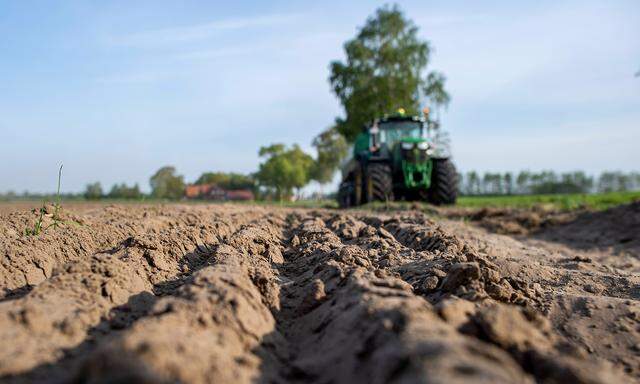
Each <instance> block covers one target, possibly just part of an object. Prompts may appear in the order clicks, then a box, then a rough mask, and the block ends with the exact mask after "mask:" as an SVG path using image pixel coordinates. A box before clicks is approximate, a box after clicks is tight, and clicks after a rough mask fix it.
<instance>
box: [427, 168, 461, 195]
mask: <svg viewBox="0 0 640 384" xmlns="http://www.w3.org/2000/svg"><path fill="white" fill-rule="evenodd" d="M457 197H458V174H457V173H456V168H455V166H454V165H453V163H452V162H451V161H450V160H449V159H434V160H433V171H432V172H431V187H430V188H429V192H428V200H429V202H430V203H431V204H435V205H451V204H455V203H456V198H457Z"/></svg>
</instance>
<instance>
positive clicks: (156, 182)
mask: <svg viewBox="0 0 640 384" xmlns="http://www.w3.org/2000/svg"><path fill="white" fill-rule="evenodd" d="M149 184H150V185H151V191H152V192H151V194H152V195H153V196H154V197H157V198H162V199H179V198H181V197H182V196H183V195H184V177H183V176H182V175H176V169H175V167H172V166H166V167H162V168H160V169H159V170H158V171H157V172H156V173H155V174H154V175H153V176H151V179H149Z"/></svg>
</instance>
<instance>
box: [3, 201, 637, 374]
mask: <svg viewBox="0 0 640 384" xmlns="http://www.w3.org/2000/svg"><path fill="white" fill-rule="evenodd" d="M489 216H490V215H487V214H486V213H483V214H479V216H478V217H476V218H475V219H474V218H471V219H470V220H460V219H459V218H460V217H462V216H460V215H458V216H456V215H453V214H452V215H451V217H458V219H455V220H454V219H451V218H448V219H447V218H443V217H442V215H438V216H434V215H431V214H426V213H423V212H419V211H403V212H393V211H391V212H376V213H374V212H366V211H338V210H333V211H332V210H300V209H284V208H272V207H256V206H247V205H242V206H233V205H215V206H202V205H199V206H187V205H184V206H182V205H167V206H162V205H155V206H136V205H114V206H107V207H101V206H92V207H89V208H86V209H79V208H78V207H72V208H68V209H67V210H65V211H64V217H63V218H64V220H65V224H63V225H62V226H60V227H57V228H53V227H52V228H49V229H48V230H46V231H45V232H44V233H43V234H41V235H39V236H25V235H24V229H25V228H26V227H28V226H32V225H33V222H34V220H35V216H34V214H33V213H30V212H29V211H27V210H24V209H23V210H18V211H14V212H11V213H5V214H2V215H0V252H1V254H0V255H1V257H2V262H1V263H0V343H1V345H2V348H0V382H3V383H25V382H72V383H85V382H86V383H114V382H119V383H128V382H131V383H173V382H184V383H212V382H216V383H225V382H229V383H242V382H258V383H281V382H293V383H303V382H305V383H306V382H311V383H330V382H331V383H354V382H362V383H387V382H424V383H456V382H474V383H478V382H486V383H533V382H542V383H615V382H638V381H640V302H639V301H638V300H639V298H640V290H639V288H640V286H639V284H640V275H639V274H638V272H639V271H640V267H639V266H640V264H639V263H638V258H639V257H640V255H639V248H640V203H635V204H632V205H629V206H624V207H620V208H616V209H614V210H611V211H608V212H600V213H581V214H578V215H574V216H573V217H568V218H563V219H562V220H555V221H554V220H551V221H552V222H549V223H547V224H545V225H537V226H535V225H534V226H526V225H525V224H526V220H525V221H524V223H525V224H522V223H520V222H519V221H517V220H516V221H517V222H518V223H519V225H521V226H524V227H525V228H526V230H523V231H516V232H515V233H513V231H511V232H509V231H502V232H507V233H509V235H505V234H499V233H496V232H497V231H496V230H495V229H496V227H495V226H491V225H486V224H487V223H486V221H487V217H489ZM498 216H499V215H498ZM465 217H471V216H465ZM509 217H510V216H509V215H506V214H505V215H503V219H502V221H505V222H506V221H507V220H508V218H509ZM483 220H484V221H485V222H484V223H483ZM540 220H542V221H544V220H545V218H544V217H541V218H540ZM49 223H50V218H49V217H47V218H46V220H45V225H48V224H49ZM478 224H479V225H478ZM483 224H485V225H483Z"/></svg>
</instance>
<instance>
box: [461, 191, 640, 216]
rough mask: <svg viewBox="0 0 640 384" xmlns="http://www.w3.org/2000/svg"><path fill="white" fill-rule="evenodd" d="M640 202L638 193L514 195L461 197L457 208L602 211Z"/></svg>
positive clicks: (639, 193)
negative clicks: (584, 209) (534, 207)
mask: <svg viewBox="0 0 640 384" xmlns="http://www.w3.org/2000/svg"><path fill="white" fill-rule="evenodd" d="M636 200H640V191H635V192H610V193H601V194H593V195H585V194H567V195H514V196H463V197H460V198H458V206H460V207H467V208H482V207H509V208H531V207H533V206H540V205H543V206H548V207H550V208H555V209H560V210H565V211H570V210H575V209H579V208H588V209H595V210H604V209H607V208H611V207H613V206H616V205H620V204H628V203H631V202H633V201H636Z"/></svg>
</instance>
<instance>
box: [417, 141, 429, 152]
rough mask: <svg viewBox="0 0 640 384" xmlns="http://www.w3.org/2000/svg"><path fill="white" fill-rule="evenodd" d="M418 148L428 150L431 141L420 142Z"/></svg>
mask: <svg viewBox="0 0 640 384" xmlns="http://www.w3.org/2000/svg"><path fill="white" fill-rule="evenodd" d="M418 149H420V150H422V151H426V150H427V149H429V143H427V142H426V141H423V142H422V143H418Z"/></svg>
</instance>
